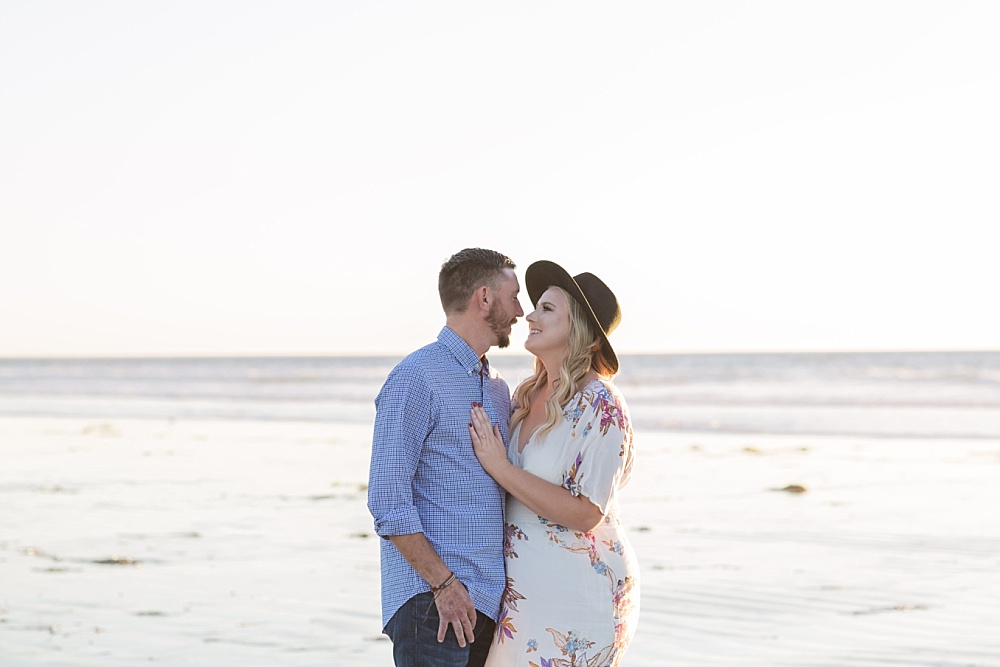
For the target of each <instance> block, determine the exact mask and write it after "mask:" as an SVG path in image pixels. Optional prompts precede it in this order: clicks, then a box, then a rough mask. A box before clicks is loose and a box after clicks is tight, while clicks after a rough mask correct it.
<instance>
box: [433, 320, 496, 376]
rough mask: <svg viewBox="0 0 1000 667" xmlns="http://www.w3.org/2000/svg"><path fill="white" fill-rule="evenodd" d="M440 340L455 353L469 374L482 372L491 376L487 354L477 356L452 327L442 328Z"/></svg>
mask: <svg viewBox="0 0 1000 667" xmlns="http://www.w3.org/2000/svg"><path fill="white" fill-rule="evenodd" d="M438 342H439V343H441V344H442V345H444V346H445V348H447V349H448V351H449V352H451V353H452V355H454V357H455V359H456V360H457V361H458V363H460V364H461V365H462V368H464V369H465V371H466V372H467V373H468V374H469V375H472V374H473V373H482V374H483V375H484V376H485V377H489V376H490V361H489V359H487V358H486V355H485V354H484V355H483V356H482V357H477V356H476V353H475V352H474V351H473V350H472V348H471V347H469V344H468V343H466V342H465V340H464V339H463V338H462V337H461V336H459V335H458V334H457V333H455V332H454V330H452V329H451V328H449V327H447V326H446V327H443V328H442V329H441V333H439V334H438Z"/></svg>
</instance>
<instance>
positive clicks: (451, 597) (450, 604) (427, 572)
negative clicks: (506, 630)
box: [387, 533, 476, 647]
mask: <svg viewBox="0 0 1000 667" xmlns="http://www.w3.org/2000/svg"><path fill="white" fill-rule="evenodd" d="M387 537H388V539H389V541H390V542H392V543H393V545H394V546H395V547H396V548H397V549H398V550H399V553H401V554H403V558H405V559H406V561H407V562H408V563H409V564H410V566H412V567H413V569H414V570H416V571H417V574H419V575H420V576H421V577H423V578H424V581H426V582H427V583H428V585H430V587H431V588H435V587H437V586H440V585H441V584H443V583H445V582H446V581H447V580H448V578H449V577H451V574H452V573H451V570H450V569H448V566H447V565H445V563H444V561H443V560H441V556H439V555H438V553H437V552H436V551H434V547H432V546H431V543H430V542H428V541H427V538H426V537H425V536H424V534H423V533H411V534H409V535H388V536H387ZM434 602H435V604H437V608H438V616H439V617H440V622H439V624H438V636H437V639H438V641H439V642H443V641H444V637H445V634H446V633H447V632H448V626H449V625H450V626H452V627H453V628H454V629H455V636H456V637H457V638H458V645H459V646H462V647H464V646H465V644H466V640H468V642H469V643H472V642H473V641H475V633H474V630H475V627H476V605H475V604H474V603H473V602H472V598H471V597H470V596H469V591H468V590H467V589H466V588H465V585H464V584H462V582H460V581H457V580H456V581H455V582H453V583H451V584H450V585H448V586H446V587H445V588H443V589H441V590H440V591H437V592H436V593H435V595H434Z"/></svg>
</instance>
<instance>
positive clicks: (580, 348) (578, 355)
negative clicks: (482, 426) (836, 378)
mask: <svg viewBox="0 0 1000 667" xmlns="http://www.w3.org/2000/svg"><path fill="white" fill-rule="evenodd" d="M552 289H556V290H559V291H560V292H562V294H563V296H564V297H566V302H567V303H569V340H568V341H567V350H566V358H565V359H563V362H562V365H560V367H559V377H558V378H556V381H555V390H554V391H553V392H552V396H550V397H549V399H548V400H547V401H546V402H545V422H544V423H543V424H542V425H541V426H540V427H539V429H538V433H537V435H536V438H538V439H539V440H541V438H542V437H543V436H544V435H545V434H546V433H548V432H549V431H551V430H552V429H553V428H555V426H556V424H558V423H559V421H560V420H561V419H562V413H563V409H564V408H565V407H566V405H567V404H568V403H569V402H570V399H572V398H573V396H574V395H575V394H576V391H577V385H578V384H579V383H580V380H582V379H583V378H584V377H586V375H587V374H588V373H590V372H591V371H594V372H596V373H597V375H598V377H600V378H601V379H602V380H610V379H611V378H613V377H614V376H615V371H614V369H612V368H611V366H610V364H608V362H607V361H605V359H604V355H603V354H601V346H602V345H603V343H602V341H601V338H600V336H598V335H597V332H596V331H594V328H593V324H591V321H590V315H589V314H588V312H587V310H586V307H585V306H583V305H581V304H580V303H579V302H578V301H577V300H576V299H575V298H573V297H572V296H571V295H570V293H569V292H567V291H566V290H564V289H563V288H561V287H557V286H555V285H553V286H552ZM548 381H549V374H548V371H547V370H546V368H545V366H544V365H543V364H542V362H541V360H540V359H538V358H537V357H536V358H535V361H534V373H533V374H532V375H531V376H530V377H528V378H527V379H526V380H524V381H523V382H521V384H520V385H518V387H517V390H516V391H515V392H514V405H515V408H514V413H513V414H512V415H511V418H510V430H511V431H513V430H514V427H515V426H517V424H519V423H520V422H521V420H523V419H524V418H525V417H527V416H528V413H529V412H530V411H531V402H532V400H533V399H534V398H535V396H537V395H538V392H539V391H541V390H542V388H543V387H545V385H546V384H548Z"/></svg>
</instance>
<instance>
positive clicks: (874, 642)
mask: <svg viewBox="0 0 1000 667" xmlns="http://www.w3.org/2000/svg"><path fill="white" fill-rule="evenodd" d="M369 439H370V428H369V427H367V426H363V425H358V424H353V425H351V424H333V425H331V424H329V423H326V424H317V423H312V424H310V423H295V422H260V421H244V422H234V421H164V420H141V419H132V420H129V419H84V418H58V419H56V418H32V417H3V418H0V460H2V461H3V462H4V464H3V466H2V469H0V664H2V665H3V666H4V667H21V666H26V665H45V666H47V667H60V666H69V665H73V666H81V665H95V666H96V665H136V664H163V665H178V666H182V665H183V666H191V667H195V666H198V667H201V666H204V667H228V666H230V665H236V664H239V665H284V666H318V665H343V664H350V665H361V666H367V665H371V666H376V665H379V666H382V665H389V664H391V657H390V645H389V642H388V641H387V640H385V639H384V638H383V637H382V636H381V634H380V630H379V620H378V612H379V603H378V587H379V573H378V552H377V543H376V538H375V536H374V535H373V533H372V529H371V519H370V516H369V515H368V512H367V508H366V506H365V499H366V496H365V485H366V481H367V467H368V451H369ZM636 443H637V452H638V456H639V465H638V466H637V471H636V474H635V477H634V480H633V483H632V485H631V486H630V487H629V488H628V489H627V491H626V493H625V494H624V497H623V503H624V511H625V515H626V519H627V521H628V524H629V526H630V528H631V537H632V541H633V545H634V547H635V548H636V550H637V552H638V554H639V558H640V564H641V567H642V602H641V604H642V611H641V618H640V622H639V628H638V633H637V636H636V639H635V642H634V643H633V645H632V647H631V648H630V650H629V653H628V655H627V657H626V661H625V664H627V665H629V666H630V667H633V666H634V667H644V666H649V667H652V666H654V665H685V666H687V665H691V666H694V665H705V666H709V665H761V666H764V665H769V666H774V665H829V666H835V665H873V666H874V665H914V666H916V665H928V666H930V665H936V666H943V665H949V666H950V665H955V666H958V665H962V666H973V665H974V666H983V667H985V666H994V667H995V666H997V665H1000V635H998V633H997V632H996V629H997V628H998V627H1000V520H998V518H997V513H996V508H997V507H1000V484H998V483H997V482H998V481H1000V442H998V441H996V440H989V439H978V440H969V441H958V442H956V441H954V440H923V441H921V440H912V441H905V440H898V439H887V440H879V439H877V438H872V439H858V438H825V437H816V436H808V437H800V436H766V437H752V436H747V435H732V436H725V435H715V434H710V435H704V434H684V433H661V432H654V433H641V432H640V433H638V434H637V439H636ZM789 487H791V488H789ZM797 487H801V488H797Z"/></svg>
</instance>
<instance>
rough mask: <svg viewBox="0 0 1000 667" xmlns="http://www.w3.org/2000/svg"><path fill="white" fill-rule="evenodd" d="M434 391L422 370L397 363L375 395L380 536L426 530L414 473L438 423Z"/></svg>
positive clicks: (371, 504) (375, 508)
mask: <svg viewBox="0 0 1000 667" xmlns="http://www.w3.org/2000/svg"><path fill="white" fill-rule="evenodd" d="M431 406H432V391H431V388H430V386H429V384H428V382H427V381H426V378H424V377H423V376H422V375H421V374H418V373H413V372H406V371H405V370H400V369H396V370H394V371H393V372H392V373H390V374H389V377H388V378H387V379H386V382H385V384H384V385H383V386H382V390H381V391H380V392H379V395H378V396H377V397H376V399H375V428H374V433H373V435H372V458H371V467H370V468H369V473H368V509H369V511H370V512H371V514H372V517H374V519H375V533H376V534H378V535H379V536H380V537H388V536H390V535H410V534H412V533H422V532H424V530H423V526H422V524H421V522H420V516H419V515H418V514H417V508H416V507H415V506H414V504H413V477H414V475H415V474H416V471H417V464H418V462H419V460H420V452H421V449H422V448H423V445H424V440H425V439H426V438H427V434H428V433H429V432H430V430H431V426H432V423H433V418H434V417H433V409H432V407H431Z"/></svg>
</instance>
